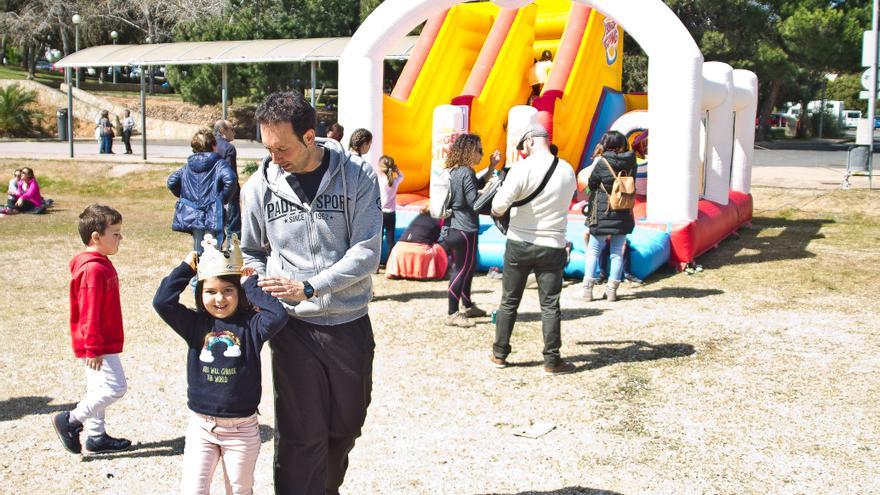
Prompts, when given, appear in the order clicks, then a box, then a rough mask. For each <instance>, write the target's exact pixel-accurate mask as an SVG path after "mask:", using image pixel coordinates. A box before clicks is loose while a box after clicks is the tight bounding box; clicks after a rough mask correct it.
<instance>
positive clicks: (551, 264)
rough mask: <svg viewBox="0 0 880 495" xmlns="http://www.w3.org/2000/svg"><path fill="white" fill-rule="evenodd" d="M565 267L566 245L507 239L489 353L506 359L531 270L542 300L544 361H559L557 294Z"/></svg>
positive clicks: (551, 364) (559, 339)
mask: <svg viewBox="0 0 880 495" xmlns="http://www.w3.org/2000/svg"><path fill="white" fill-rule="evenodd" d="M564 267H565V249H557V248H551V247H546V246H538V245H536V244H531V243H528V242H520V241H513V240H508V241H507V246H506V247H505V249H504V271H503V273H502V279H501V305H500V306H499V307H498V314H497V320H496V323H495V344H494V345H493V346H492V353H493V354H494V355H495V357H498V358H501V359H506V358H507V356H508V355H509V354H510V334H511V333H512V332H513V325H514V324H515V323H516V313H517V309H518V308H519V303H520V301H521V300H522V295H523V291H524V290H525V288H526V282H527V279H528V276H529V273H530V272H532V271H534V272H535V278H536V279H537V281H538V297H539V300H540V303H541V326H542V328H543V331H544V365H545V366H550V367H553V366H558V365H559V364H560V363H562V358H561V357H560V355H559V348H560V347H561V346H562V337H561V335H560V323H561V321H562V311H561V310H560V309H559V294H560V292H562V270H563V268H564Z"/></svg>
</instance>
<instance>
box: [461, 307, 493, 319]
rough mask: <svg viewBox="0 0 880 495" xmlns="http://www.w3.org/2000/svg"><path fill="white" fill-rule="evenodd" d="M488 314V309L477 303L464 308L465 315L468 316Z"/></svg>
mask: <svg viewBox="0 0 880 495" xmlns="http://www.w3.org/2000/svg"><path fill="white" fill-rule="evenodd" d="M487 314H488V313H486V311H484V310H482V309H480V308H478V307H477V305H476V304H474V305H473V306H471V307H469V308H467V309H466V310H464V315H465V316H467V317H468V318H482V317H484V316H486V315H487Z"/></svg>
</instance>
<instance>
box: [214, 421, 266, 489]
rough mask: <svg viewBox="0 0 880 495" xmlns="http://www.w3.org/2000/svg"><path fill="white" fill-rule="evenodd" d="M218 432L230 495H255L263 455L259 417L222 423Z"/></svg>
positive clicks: (216, 432)
mask: <svg viewBox="0 0 880 495" xmlns="http://www.w3.org/2000/svg"><path fill="white" fill-rule="evenodd" d="M217 421H218V424H220V425H223V426H221V427H218V428H217V429H216V430H215V434H217V438H218V440H219V442H220V456H221V457H222V458H223V470H224V481H225V483H226V493H227V495H252V494H253V493H254V470H255V469H256V467H257V457H258V456H259V455H260V424H259V422H258V421H257V415H256V414H253V415H251V416H249V417H247V418H232V419H219V418H218V420H217Z"/></svg>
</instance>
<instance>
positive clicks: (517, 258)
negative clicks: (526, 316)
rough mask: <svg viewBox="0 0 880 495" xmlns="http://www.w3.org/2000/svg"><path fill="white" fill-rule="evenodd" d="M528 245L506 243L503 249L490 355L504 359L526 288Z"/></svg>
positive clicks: (508, 351) (529, 269) (528, 263)
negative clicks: (502, 263) (498, 298)
mask: <svg viewBox="0 0 880 495" xmlns="http://www.w3.org/2000/svg"><path fill="white" fill-rule="evenodd" d="M527 248H528V244H526V243H523V242H517V241H510V240H508V241H507V246H506V247H505V249H504V269H503V272H502V276H501V304H500V305H499V306H498V312H497V314H496V320H495V343H494V344H493V345H492V354H493V355H494V356H495V357H496V358H499V359H506V358H507V356H508V355H509V354H510V334H511V333H512V332H513V325H514V324H515V323H516V313H517V309H519V303H520V301H521V300H522V295H523V291H524V290H525V288H526V279H527V278H528V276H529V272H530V271H531V269H532V265H531V262H530V261H529V260H528V259H526V255H527Z"/></svg>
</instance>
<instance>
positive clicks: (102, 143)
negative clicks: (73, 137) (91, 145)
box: [98, 134, 107, 154]
mask: <svg viewBox="0 0 880 495" xmlns="http://www.w3.org/2000/svg"><path fill="white" fill-rule="evenodd" d="M106 147H107V140H106V139H104V134H101V135H99V136H98V153H102V154H103V153H106V152H107V150H106Z"/></svg>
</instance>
